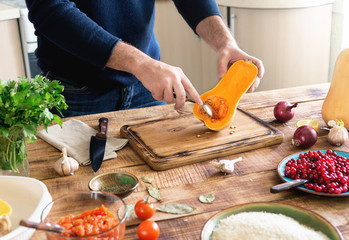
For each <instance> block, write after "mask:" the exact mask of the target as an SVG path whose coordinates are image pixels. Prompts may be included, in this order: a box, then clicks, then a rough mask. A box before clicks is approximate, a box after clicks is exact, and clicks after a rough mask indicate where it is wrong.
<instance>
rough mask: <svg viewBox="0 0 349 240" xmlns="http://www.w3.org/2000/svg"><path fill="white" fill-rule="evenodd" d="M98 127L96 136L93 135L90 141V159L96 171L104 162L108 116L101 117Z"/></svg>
mask: <svg viewBox="0 0 349 240" xmlns="http://www.w3.org/2000/svg"><path fill="white" fill-rule="evenodd" d="M98 128H99V131H98V133H97V134H96V136H91V142H90V160H91V167H92V169H93V171H94V172H97V171H98V169H99V168H100V167H101V165H102V162H103V158H104V151H105V145H106V142H107V132H108V118H100V119H99V126H98Z"/></svg>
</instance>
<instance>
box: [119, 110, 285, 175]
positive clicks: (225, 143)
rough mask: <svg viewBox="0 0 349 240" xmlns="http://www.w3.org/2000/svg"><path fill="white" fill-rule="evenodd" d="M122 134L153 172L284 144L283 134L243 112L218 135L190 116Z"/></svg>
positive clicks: (127, 128)
mask: <svg viewBox="0 0 349 240" xmlns="http://www.w3.org/2000/svg"><path fill="white" fill-rule="evenodd" d="M120 131H121V136H122V137H124V138H127V139H129V144H130V145H131V147H132V148H133V149H134V150H135V151H136V152H137V153H138V154H139V155H140V156H141V157H142V159H143V160H144V161H145V162H146V163H147V164H148V165H149V166H150V167H151V168H152V169H153V170H166V169H170V168H175V167H181V166H184V165H187V164H192V163H197V162H201V161H204V160H207V159H213V158H219V157H224V156H227V155H231V154H234V153H240V152H244V151H250V150H252V149H257V148H262V147H266V146H269V145H273V144H279V143H281V142H282V140H283V134H282V133H281V132H280V131H278V130H277V129H276V128H274V127H272V126H271V125H269V124H268V123H266V122H264V121H263V120H261V119H259V118H257V117H255V116H253V115H251V114H249V113H248V112H245V111H243V110H237V112H236V114H235V116H234V121H233V124H232V125H231V126H229V127H228V128H226V129H223V130H221V131H218V132H215V131H211V130H209V129H208V128H207V127H206V126H205V125H204V124H203V123H202V122H201V121H200V120H199V119H197V118H196V117H195V116H194V115H193V114H191V113H189V114H186V115H181V116H178V117H174V118H167V119H161V120H156V121H146V122H144V123H140V124H136V125H132V126H131V125H125V126H123V127H122V128H121V130H120Z"/></svg>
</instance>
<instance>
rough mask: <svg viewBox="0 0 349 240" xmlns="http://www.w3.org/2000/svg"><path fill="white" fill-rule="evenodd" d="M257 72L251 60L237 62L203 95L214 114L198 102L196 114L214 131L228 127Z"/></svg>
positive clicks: (195, 107) (195, 109)
mask: <svg viewBox="0 0 349 240" xmlns="http://www.w3.org/2000/svg"><path fill="white" fill-rule="evenodd" d="M257 73H258V69H257V67H256V66H255V65H254V64H253V63H252V62H251V61H244V60H239V61H237V62H235V63H234V64H233V65H232V66H231V67H230V68H229V70H228V71H227V73H226V74H225V75H224V76H223V78H222V79H221V80H220V81H219V82H218V84H217V85H216V86H215V87H214V88H213V89H211V90H209V91H208V92H206V93H204V94H202V95H201V99H202V101H203V102H204V103H206V104H208V105H209V106H210V107H211V109H212V112H213V116H212V117H210V116H209V115H208V114H207V113H206V112H205V111H204V110H203V109H202V107H201V106H199V105H198V104H195V105H194V108H193V113H194V115H195V116H196V117H197V118H198V119H200V120H202V121H203V122H204V124H205V125H206V126H207V127H208V128H209V129H211V130H213V131H220V130H222V129H224V128H226V127H227V126H229V124H230V123H231V122H232V121H233V119H234V115H235V112H236V108H237V105H238V103H239V101H240V98H241V97H242V95H243V94H244V93H245V92H246V91H247V90H248V89H249V87H250V86H251V85H252V83H253V81H254V80H255V78H256V76H257Z"/></svg>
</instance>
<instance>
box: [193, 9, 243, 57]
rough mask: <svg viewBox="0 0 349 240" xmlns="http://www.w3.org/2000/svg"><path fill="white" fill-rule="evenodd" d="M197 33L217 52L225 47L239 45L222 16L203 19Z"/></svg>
mask: <svg viewBox="0 0 349 240" xmlns="http://www.w3.org/2000/svg"><path fill="white" fill-rule="evenodd" d="M196 32H197V33H198V34H199V36H200V37H201V38H202V39H204V40H205V41H206V42H207V43H208V44H209V45H210V46H211V47H212V48H213V49H214V50H215V51H216V52H217V51H218V50H219V49H220V48H221V47H223V46H225V45H226V44H227V43H228V44H235V45H236V47H238V46H237V43H236V41H235V39H234V37H233V36H232V35H231V33H230V31H229V29H228V28H227V26H226V25H225V24H224V22H223V19H222V18H221V17H220V16H217V15H214V16H210V17H207V18H205V19H203V20H202V21H201V22H200V23H199V24H198V25H197V27H196Z"/></svg>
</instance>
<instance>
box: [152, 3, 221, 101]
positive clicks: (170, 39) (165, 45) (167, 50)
mask: <svg viewBox="0 0 349 240" xmlns="http://www.w3.org/2000/svg"><path fill="white" fill-rule="evenodd" d="M155 34H156V37H157V39H158V41H159V44H160V48H161V60H162V61H163V62H166V63H168V64H171V65H173V66H178V67H181V68H182V70H183V71H184V73H185V74H186V76H187V77H188V78H189V79H190V81H191V82H192V84H193V85H194V86H195V88H196V90H197V91H198V92H199V93H200V94H201V93H204V92H206V91H208V90H209V89H211V88H212V87H214V86H215V85H216V84H217V82H218V80H219V79H218V76H217V54H216V53H215V52H214V51H213V50H212V49H211V48H210V47H209V46H208V44H207V43H206V42H205V41H204V40H203V39H201V38H199V37H198V36H197V35H196V34H194V32H193V31H192V30H191V29H190V28H189V26H188V25H187V24H186V22H185V21H184V20H183V18H182V17H181V15H180V14H179V13H178V11H177V9H176V7H175V6H174V4H173V2H172V1H170V0H157V1H156V20H155Z"/></svg>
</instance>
